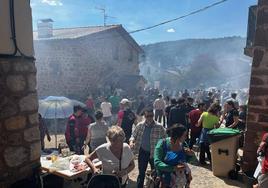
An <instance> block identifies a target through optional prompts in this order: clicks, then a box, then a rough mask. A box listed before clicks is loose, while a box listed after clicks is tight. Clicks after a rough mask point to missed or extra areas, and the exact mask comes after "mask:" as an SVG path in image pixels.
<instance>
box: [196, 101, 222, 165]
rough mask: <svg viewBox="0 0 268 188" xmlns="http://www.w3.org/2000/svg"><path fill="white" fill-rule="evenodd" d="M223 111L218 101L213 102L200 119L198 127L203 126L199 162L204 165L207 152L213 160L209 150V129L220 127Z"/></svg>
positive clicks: (208, 156) (209, 158)
mask: <svg viewBox="0 0 268 188" xmlns="http://www.w3.org/2000/svg"><path fill="white" fill-rule="evenodd" d="M220 111H221V106H220V105H219V104H217V103H213V104H212V105H211V106H210V107H209V108H208V111H207V112H203V113H202V114H201V117H200V118H199V120H198V125H197V126H198V127H200V126H201V125H202V126H203V128H202V131H201V135H200V140H199V143H200V155H199V162H200V164H202V165H205V164H206V162H205V153H206V154H207V158H208V160H209V161H211V154H210V151H209V145H210V144H209V141H208V135H207V133H208V131H210V130H212V129H214V128H218V127H219V120H220V119H219V112H220Z"/></svg>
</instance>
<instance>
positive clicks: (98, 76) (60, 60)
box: [34, 30, 139, 99]
mask: <svg viewBox="0 0 268 188" xmlns="http://www.w3.org/2000/svg"><path fill="white" fill-rule="evenodd" d="M34 46H35V56H36V59H37V61H36V66H37V70H38V73H37V83H38V84H37V85H38V94H39V96H40V97H43V96H49V95H61V96H67V97H71V98H76V99H85V98H86V97H87V96H88V94H89V93H92V92H94V91H96V90H97V89H98V88H100V87H102V86H103V85H104V82H105V81H107V79H112V77H111V78H110V76H111V75H112V74H113V73H117V74H119V75H122V74H134V75H138V74H139V66H138V63H139V62H138V52H137V51H136V50H135V49H134V48H133V47H132V46H131V45H130V44H129V43H128V42H127V41H126V40H125V39H124V38H122V36H120V34H119V33H117V32H116V31H111V30H108V31H104V32H101V33H97V34H93V35H88V36H85V37H81V38H77V39H53V40H36V41H34Z"/></svg>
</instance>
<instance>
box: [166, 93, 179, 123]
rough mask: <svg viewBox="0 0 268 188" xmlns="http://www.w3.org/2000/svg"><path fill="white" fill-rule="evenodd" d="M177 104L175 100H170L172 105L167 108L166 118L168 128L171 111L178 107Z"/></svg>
mask: <svg viewBox="0 0 268 188" xmlns="http://www.w3.org/2000/svg"><path fill="white" fill-rule="evenodd" d="M176 104H177V101H176V99H175V98H172V99H171V100H170V105H168V106H167V107H166V108H165V115H166V117H167V128H169V125H170V124H169V113H170V110H171V108H173V107H174V106H176Z"/></svg>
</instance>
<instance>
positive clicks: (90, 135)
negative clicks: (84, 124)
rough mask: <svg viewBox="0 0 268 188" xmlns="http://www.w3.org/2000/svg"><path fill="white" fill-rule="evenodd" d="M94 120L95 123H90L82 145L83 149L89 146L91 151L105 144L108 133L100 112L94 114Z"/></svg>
mask: <svg viewBox="0 0 268 188" xmlns="http://www.w3.org/2000/svg"><path fill="white" fill-rule="evenodd" d="M95 118H96V122H94V123H91V124H90V125H89V127H88V132H87V137H86V140H85V143H84V148H85V147H86V146H87V145H88V144H89V148H90V150H91V151H93V150H95V149H96V148H97V147H98V146H100V145H102V144H104V143H106V132H107V131H108V125H107V124H106V122H105V121H104V120H103V113H102V112H101V111H97V112H96V114H95Z"/></svg>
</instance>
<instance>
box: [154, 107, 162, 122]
mask: <svg viewBox="0 0 268 188" xmlns="http://www.w3.org/2000/svg"><path fill="white" fill-rule="evenodd" d="M163 115H164V113H163V110H155V115H154V120H155V121H158V122H159V123H161V122H162V117H163Z"/></svg>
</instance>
